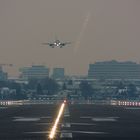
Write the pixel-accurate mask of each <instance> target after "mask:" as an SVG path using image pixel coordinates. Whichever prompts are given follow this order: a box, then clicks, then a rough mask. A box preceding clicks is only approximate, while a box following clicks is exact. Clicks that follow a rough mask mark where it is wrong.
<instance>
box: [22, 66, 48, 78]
mask: <svg viewBox="0 0 140 140" xmlns="http://www.w3.org/2000/svg"><path fill="white" fill-rule="evenodd" d="M20 71H21V78H22V79H24V80H29V79H43V78H45V77H49V68H47V67H46V66H43V65H33V66H31V67H24V68H22V69H21V70H20Z"/></svg>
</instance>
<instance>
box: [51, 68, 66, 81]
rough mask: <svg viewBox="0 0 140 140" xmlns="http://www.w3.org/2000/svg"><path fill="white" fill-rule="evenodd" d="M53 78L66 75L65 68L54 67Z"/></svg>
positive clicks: (60, 77)
mask: <svg viewBox="0 0 140 140" xmlns="http://www.w3.org/2000/svg"><path fill="white" fill-rule="evenodd" d="M52 76H53V78H55V79H62V78H64V76H65V70H64V68H53V75H52Z"/></svg>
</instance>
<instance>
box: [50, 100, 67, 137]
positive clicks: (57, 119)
mask: <svg viewBox="0 0 140 140" xmlns="http://www.w3.org/2000/svg"><path fill="white" fill-rule="evenodd" d="M64 107H65V102H63V103H62V105H61V107H60V109H59V113H58V116H57V118H56V120H55V123H54V125H53V127H52V129H51V131H50V134H49V138H50V139H53V138H54V137H55V134H56V129H57V126H58V123H59V120H60V117H61V116H62V113H63V110H64Z"/></svg>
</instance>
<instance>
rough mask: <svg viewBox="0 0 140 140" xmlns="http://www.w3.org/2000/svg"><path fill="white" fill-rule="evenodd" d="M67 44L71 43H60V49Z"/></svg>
mask: <svg viewBox="0 0 140 140" xmlns="http://www.w3.org/2000/svg"><path fill="white" fill-rule="evenodd" d="M67 44H71V42H65V43H61V44H60V47H63V46H65V45H67Z"/></svg>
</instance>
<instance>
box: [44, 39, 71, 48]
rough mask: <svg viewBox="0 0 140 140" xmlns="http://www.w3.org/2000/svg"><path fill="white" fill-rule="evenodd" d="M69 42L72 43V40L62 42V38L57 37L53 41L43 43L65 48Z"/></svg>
mask: <svg viewBox="0 0 140 140" xmlns="http://www.w3.org/2000/svg"><path fill="white" fill-rule="evenodd" d="M67 44H71V42H60V40H58V39H56V40H55V41H54V42H53V43H42V45H49V46H50V47H52V48H57V47H59V48H63V47H65V46H66V45H67Z"/></svg>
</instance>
